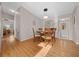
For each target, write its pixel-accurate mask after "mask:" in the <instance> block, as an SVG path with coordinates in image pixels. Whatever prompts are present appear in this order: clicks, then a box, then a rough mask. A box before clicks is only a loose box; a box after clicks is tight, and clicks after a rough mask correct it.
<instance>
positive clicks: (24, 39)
mask: <svg viewBox="0 0 79 59" xmlns="http://www.w3.org/2000/svg"><path fill="white" fill-rule="evenodd" d="M31 38H33V37H29V38H27V39H20V41H21V42H23V41H25V40H29V39H31Z"/></svg>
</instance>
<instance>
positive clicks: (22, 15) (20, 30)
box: [16, 7, 42, 41]
mask: <svg viewBox="0 0 79 59" xmlns="http://www.w3.org/2000/svg"><path fill="white" fill-rule="evenodd" d="M18 12H19V14H17V15H16V35H17V38H19V39H20V40H21V41H23V40H26V39H29V38H31V37H32V36H33V32H32V27H33V21H35V22H36V27H37V28H39V27H42V22H41V20H40V19H39V18H36V17H35V16H33V15H32V14H31V13H30V12H28V11H27V10H26V9H25V8H23V7H21V8H19V11H18Z"/></svg>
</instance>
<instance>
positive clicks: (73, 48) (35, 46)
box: [2, 38, 79, 57]
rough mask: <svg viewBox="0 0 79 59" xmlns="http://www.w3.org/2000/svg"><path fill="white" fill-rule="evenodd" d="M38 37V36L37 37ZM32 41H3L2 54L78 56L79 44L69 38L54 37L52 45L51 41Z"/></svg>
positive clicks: (11, 55) (10, 55)
mask: <svg viewBox="0 0 79 59" xmlns="http://www.w3.org/2000/svg"><path fill="white" fill-rule="evenodd" d="M37 39H39V38H37ZM46 44H47V42H39V41H36V42H33V39H29V40H26V41H23V42H21V41H18V40H15V41H14V43H13V44H11V43H10V44H9V43H6V42H5V40H4V41H3V48H2V56H4V57H5V56H9V57H13V56H15V57H16V56H19V57H37V56H42V57H44V56H46V57H53V56H54V57H55V56H56V57H57V56H68V57H69V56H79V46H78V45H76V44H75V43H74V42H73V41H71V40H63V39H56V42H55V44H54V45H53V46H52V45H51V42H50V43H49V44H48V45H46Z"/></svg>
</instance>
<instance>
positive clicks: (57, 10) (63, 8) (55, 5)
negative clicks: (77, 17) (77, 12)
mask: <svg viewBox="0 0 79 59" xmlns="http://www.w3.org/2000/svg"><path fill="white" fill-rule="evenodd" d="M4 5H5V6H8V7H10V8H12V9H14V10H15V9H16V8H17V7H18V5H22V6H23V7H25V8H26V9H27V10H28V11H29V12H31V13H32V14H33V15H35V16H37V17H39V18H40V19H42V18H43V16H44V15H45V14H44V11H43V9H44V8H48V11H47V13H46V14H47V15H48V17H49V19H54V17H57V16H61V15H66V14H71V13H72V12H73V10H74V8H75V7H76V6H78V5H79V3H78V2H22V3H21V2H17V3H16V2H14V3H13V2H10V3H9V2H8V3H7V2H6V3H4Z"/></svg>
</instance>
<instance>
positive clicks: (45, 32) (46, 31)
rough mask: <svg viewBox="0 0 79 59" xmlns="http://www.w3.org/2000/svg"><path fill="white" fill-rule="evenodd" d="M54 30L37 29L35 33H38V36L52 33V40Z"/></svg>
mask: <svg viewBox="0 0 79 59" xmlns="http://www.w3.org/2000/svg"><path fill="white" fill-rule="evenodd" d="M55 32H56V30H38V31H37V33H39V35H40V38H41V37H42V36H43V35H46V34H50V35H51V36H52V35H53V36H52V37H53V38H52V40H55Z"/></svg>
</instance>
